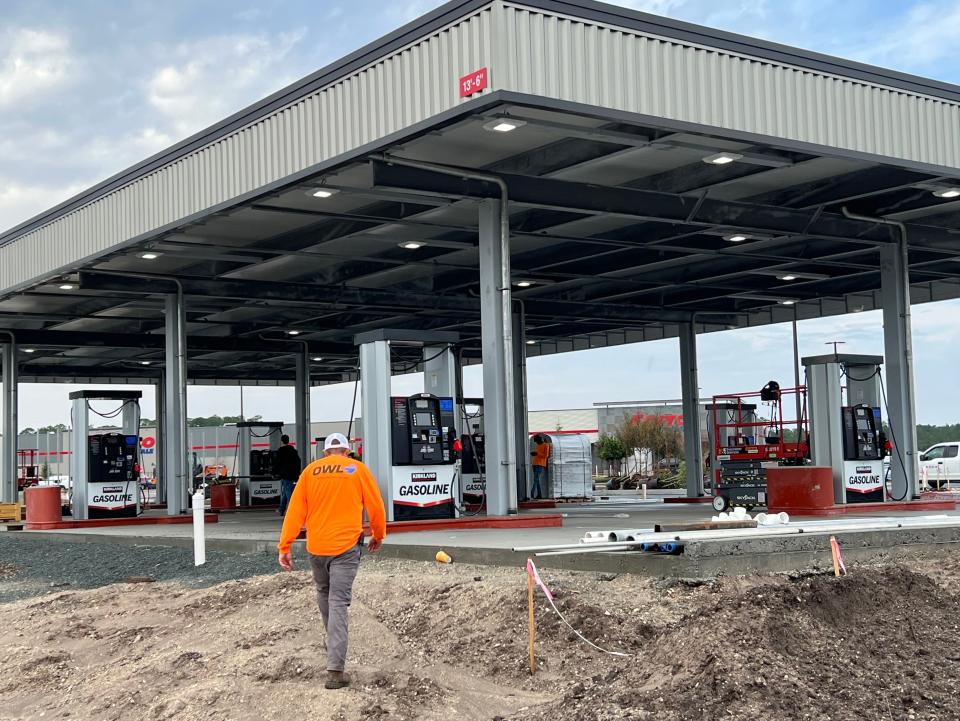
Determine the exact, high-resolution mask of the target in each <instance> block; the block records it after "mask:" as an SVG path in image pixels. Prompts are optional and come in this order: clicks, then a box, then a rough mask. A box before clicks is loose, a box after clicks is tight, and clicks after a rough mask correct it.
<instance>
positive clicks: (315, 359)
mask: <svg viewBox="0 0 960 721" xmlns="http://www.w3.org/2000/svg"><path fill="white" fill-rule="evenodd" d="M310 360H312V361H313V362H314V363H319V362H320V361H322V360H323V358H321V357H320V356H315V357H313V358H311V359H310Z"/></svg>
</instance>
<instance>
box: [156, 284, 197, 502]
mask: <svg viewBox="0 0 960 721" xmlns="http://www.w3.org/2000/svg"><path fill="white" fill-rule="evenodd" d="M183 309H184V303H183V297H182V296H178V295H177V294H171V295H168V296H167V299H166V305H165V313H166V318H165V324H166V336H165V339H166V349H165V353H166V355H165V359H166V365H165V367H164V387H165V390H166V403H165V404H164V406H165V409H166V432H167V437H166V439H165V440H166V443H165V444H164V451H163V453H164V463H163V469H164V481H165V485H166V491H167V513H168V514H169V515H172V516H175V515H180V514H181V513H183V512H184V511H186V508H187V506H186V494H187V484H188V483H189V482H190V472H191V468H190V459H189V458H188V448H187V445H188V438H189V436H188V435H187V403H186V398H187V388H186V383H187V379H186V373H185V366H186V358H185V357H184V356H185V353H186V323H185V320H184V312H183Z"/></svg>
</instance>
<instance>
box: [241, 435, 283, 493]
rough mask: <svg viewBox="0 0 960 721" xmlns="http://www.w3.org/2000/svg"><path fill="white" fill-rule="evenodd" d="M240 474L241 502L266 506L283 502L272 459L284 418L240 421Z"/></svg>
mask: <svg viewBox="0 0 960 721" xmlns="http://www.w3.org/2000/svg"><path fill="white" fill-rule="evenodd" d="M237 434H238V439H237V449H238V455H237V464H236V465H237V478H238V479H239V481H240V505H241V506H266V505H274V504H278V503H280V480H279V479H278V478H277V477H276V476H275V475H274V472H273V461H274V458H275V456H276V453H277V449H279V448H280V436H282V435H283V423H282V422H281V421H241V422H240V423H237Z"/></svg>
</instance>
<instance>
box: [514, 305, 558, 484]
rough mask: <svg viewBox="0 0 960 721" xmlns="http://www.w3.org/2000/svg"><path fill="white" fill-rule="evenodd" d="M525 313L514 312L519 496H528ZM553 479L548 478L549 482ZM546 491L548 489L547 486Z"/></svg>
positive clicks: (515, 408) (515, 416)
mask: <svg viewBox="0 0 960 721" xmlns="http://www.w3.org/2000/svg"><path fill="white" fill-rule="evenodd" d="M525 326H526V323H525V322H524V317H523V313H514V314H513V389H514V390H513V419H514V420H513V422H514V425H515V431H514V432H515V433H516V437H517V442H516V448H517V498H518V499H520V498H527V497H528V492H527V488H528V485H527V479H529V478H530V453H529V450H528V449H529V448H530V432H529V428H530V426H529V423H528V414H527V343H526V341H527V335H526V327H525ZM551 480H552V479H549V478H548V479H547V481H546V482H547V484H549V483H550V482H551ZM543 490H544V491H546V490H547V487H546V486H545V487H544V488H543Z"/></svg>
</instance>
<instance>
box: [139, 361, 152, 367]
mask: <svg viewBox="0 0 960 721" xmlns="http://www.w3.org/2000/svg"><path fill="white" fill-rule="evenodd" d="M151 363H153V361H140V365H142V366H148V365H150V364H151Z"/></svg>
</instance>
